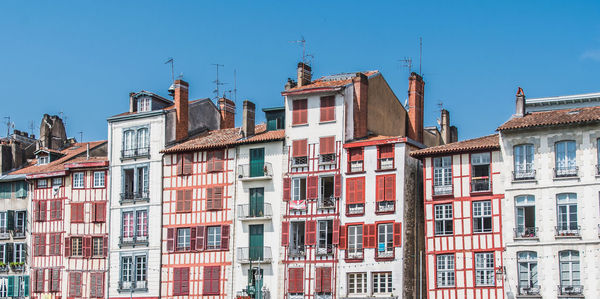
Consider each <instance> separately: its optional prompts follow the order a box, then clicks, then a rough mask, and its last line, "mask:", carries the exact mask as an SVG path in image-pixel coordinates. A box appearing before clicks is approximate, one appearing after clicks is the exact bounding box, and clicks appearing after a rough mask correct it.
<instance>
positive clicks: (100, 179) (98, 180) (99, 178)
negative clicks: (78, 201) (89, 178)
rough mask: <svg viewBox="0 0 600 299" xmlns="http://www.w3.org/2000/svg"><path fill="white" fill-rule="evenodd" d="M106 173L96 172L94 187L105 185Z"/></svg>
mask: <svg viewBox="0 0 600 299" xmlns="http://www.w3.org/2000/svg"><path fill="white" fill-rule="evenodd" d="M105 175H106V173H105V172H104V171H95V172H94V188H104V186H105V182H106V181H105Z"/></svg>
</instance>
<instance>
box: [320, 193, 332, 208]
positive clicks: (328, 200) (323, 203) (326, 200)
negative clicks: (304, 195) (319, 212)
mask: <svg viewBox="0 0 600 299" xmlns="http://www.w3.org/2000/svg"><path fill="white" fill-rule="evenodd" d="M317 208H319V209H333V208H335V197H333V196H329V197H320V198H319V199H318V201H317Z"/></svg>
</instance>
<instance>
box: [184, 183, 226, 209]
mask: <svg viewBox="0 0 600 299" xmlns="http://www.w3.org/2000/svg"><path fill="white" fill-rule="evenodd" d="M188 196H190V201H191V190H190V194H189V195H188ZM222 208H223V187H212V188H206V209H207V210H220V209H222ZM190 210H191V203H190Z"/></svg>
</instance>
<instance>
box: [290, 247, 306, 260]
mask: <svg viewBox="0 0 600 299" xmlns="http://www.w3.org/2000/svg"><path fill="white" fill-rule="evenodd" d="M288 255H289V257H303V256H306V246H305V245H303V244H302V245H300V244H290V248H289V249H288Z"/></svg>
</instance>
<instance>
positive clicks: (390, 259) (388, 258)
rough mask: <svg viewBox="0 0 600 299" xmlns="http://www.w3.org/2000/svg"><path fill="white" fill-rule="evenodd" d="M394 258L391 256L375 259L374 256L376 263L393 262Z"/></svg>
mask: <svg viewBox="0 0 600 299" xmlns="http://www.w3.org/2000/svg"><path fill="white" fill-rule="evenodd" d="M395 258H396V257H395V256H391V257H377V256H375V261H378V262H382V261H393V260H394V259H395Z"/></svg>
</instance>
